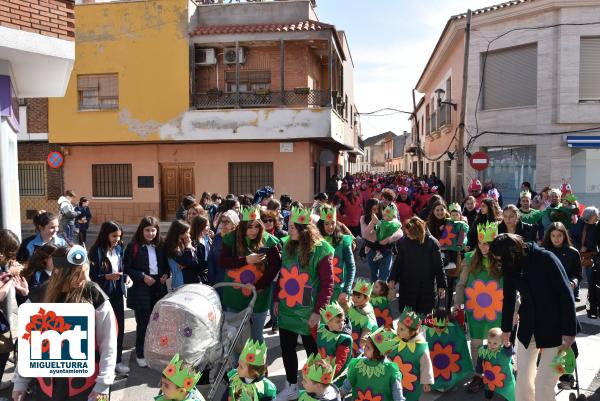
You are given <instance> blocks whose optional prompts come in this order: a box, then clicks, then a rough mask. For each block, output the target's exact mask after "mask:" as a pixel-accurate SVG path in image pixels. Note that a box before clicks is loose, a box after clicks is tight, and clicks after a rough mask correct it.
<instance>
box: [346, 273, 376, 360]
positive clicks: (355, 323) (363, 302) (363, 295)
mask: <svg viewBox="0 0 600 401" xmlns="http://www.w3.org/2000/svg"><path fill="white" fill-rule="evenodd" d="M372 291H373V284H371V283H369V282H368V281H366V280H363V279H360V278H359V279H357V280H356V283H354V289H353V290H352V305H351V306H350V309H348V318H349V319H350V324H351V325H352V341H353V343H352V356H353V357H355V358H356V357H357V356H359V355H360V354H362V352H363V347H362V344H361V340H362V339H363V338H364V337H365V336H366V335H367V334H368V333H369V332H372V331H374V330H376V329H377V319H376V318H375V311H374V310H373V305H371V303H370V302H369V300H370V298H371V292H372Z"/></svg>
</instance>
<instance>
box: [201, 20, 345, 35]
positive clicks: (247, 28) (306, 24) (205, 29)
mask: <svg viewBox="0 0 600 401" xmlns="http://www.w3.org/2000/svg"><path fill="white" fill-rule="evenodd" d="M328 29H334V26H333V25H330V24H325V23H323V22H319V21H312V20H307V21H299V22H288V23H281V24H255V25H216V26H201V27H198V28H197V29H196V30H195V31H194V32H192V36H196V35H219V34H235V33H268V32H307V31H325V30H328Z"/></svg>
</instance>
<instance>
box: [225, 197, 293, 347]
mask: <svg viewBox="0 0 600 401" xmlns="http://www.w3.org/2000/svg"><path fill="white" fill-rule="evenodd" d="M220 266H221V268H222V269H225V278H224V281H225V282H226V283H227V282H229V283H231V282H233V283H239V284H252V285H254V286H255V287H256V290H257V291H258V298H257V299H256V304H255V305H254V310H253V312H252V326H251V331H252V338H253V339H254V340H257V341H263V329H264V326H265V320H266V318H267V311H268V310H269V307H270V306H271V302H272V299H273V286H272V285H271V282H272V281H273V279H274V278H275V276H276V275H277V273H278V272H279V269H280V267H281V254H280V252H279V240H278V239H277V238H276V237H274V236H272V235H271V234H268V233H266V232H265V228H264V226H263V224H262V222H261V221H260V207H259V206H248V207H242V221H241V222H240V224H239V226H237V228H236V229H235V231H233V232H231V233H229V234H227V235H225V236H224V237H223V245H222V247H221V258H220ZM251 294H252V292H251V291H250V290H248V289H247V288H241V287H225V288H224V289H223V300H222V303H223V306H224V307H226V308H227V310H229V311H231V312H240V311H242V310H243V309H245V308H246V307H247V306H248V303H249V302H250V295H251Z"/></svg>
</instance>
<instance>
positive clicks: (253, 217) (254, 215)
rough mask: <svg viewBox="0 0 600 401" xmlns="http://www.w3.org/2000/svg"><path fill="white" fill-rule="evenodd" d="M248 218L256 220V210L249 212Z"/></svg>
mask: <svg viewBox="0 0 600 401" xmlns="http://www.w3.org/2000/svg"><path fill="white" fill-rule="evenodd" d="M250 220H256V212H252V213H250Z"/></svg>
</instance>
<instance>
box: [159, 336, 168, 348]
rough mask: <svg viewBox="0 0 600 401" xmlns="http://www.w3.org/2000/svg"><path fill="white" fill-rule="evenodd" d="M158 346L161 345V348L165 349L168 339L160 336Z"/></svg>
mask: <svg viewBox="0 0 600 401" xmlns="http://www.w3.org/2000/svg"><path fill="white" fill-rule="evenodd" d="M160 345H161V346H163V347H165V346H167V345H169V337H167V336H162V337H161V338H160Z"/></svg>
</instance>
